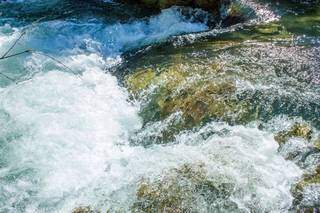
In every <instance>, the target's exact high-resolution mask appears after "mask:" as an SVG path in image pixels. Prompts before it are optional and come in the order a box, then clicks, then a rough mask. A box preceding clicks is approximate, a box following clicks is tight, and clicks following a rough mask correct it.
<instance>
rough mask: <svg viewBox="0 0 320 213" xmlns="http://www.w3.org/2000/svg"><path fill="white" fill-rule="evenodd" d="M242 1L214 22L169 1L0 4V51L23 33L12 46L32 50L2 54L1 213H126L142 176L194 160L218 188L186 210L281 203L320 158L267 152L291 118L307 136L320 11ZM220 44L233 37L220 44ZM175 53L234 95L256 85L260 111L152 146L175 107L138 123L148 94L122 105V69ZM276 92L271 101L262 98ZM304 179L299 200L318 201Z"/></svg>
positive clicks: (315, 96)
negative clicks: (223, 78)
mask: <svg viewBox="0 0 320 213" xmlns="http://www.w3.org/2000/svg"><path fill="white" fill-rule="evenodd" d="M240 5H242V8H244V9H243V10H244V11H250V12H248V13H247V16H248V17H247V20H246V21H245V22H244V23H240V24H236V25H233V26H226V27H223V28H219V27H215V28H213V29H212V28H211V26H209V24H208V21H207V18H208V16H209V15H208V14H207V13H205V12H203V11H187V14H186V11H185V10H186V9H181V8H177V7H173V8H170V9H166V10H163V11H161V13H160V14H157V13H156V12H153V11H151V12H150V11H144V10H142V9H140V8H138V7H135V6H133V5H130V6H128V5H122V4H118V3H114V2H112V1H104V2H100V1H92V2H90V1H88V2H85V1H79V2H76V1H67V0H56V1H47V0H25V1H20V0H12V1H2V2H1V1H0V54H1V55H2V54H4V53H5V52H6V50H8V48H10V46H11V45H12V44H13V43H14V42H15V41H16V40H17V39H18V38H19V36H20V35H21V34H22V33H23V32H25V35H24V36H23V37H22V38H21V39H20V40H19V43H18V44H17V45H16V46H15V48H14V49H13V50H12V52H11V53H18V52H21V51H24V50H26V49H32V50H33V51H32V52H28V53H25V54H21V55H18V56H16V57H11V58H8V59H2V60H0V71H1V73H2V75H1V78H0V86H1V88H0V212H71V211H72V209H74V208H76V207H79V206H91V207H92V208H95V209H100V210H103V211H107V210H111V212H113V211H120V212H128V211H133V210H132V209H133V208H134V207H133V206H135V205H134V204H136V203H137V200H138V198H137V188H139V184H141V181H142V180H149V181H151V182H152V181H155V182H156V181H157V180H162V179H165V176H166V175H167V174H168V175H167V176H170V175H171V174H170V172H172V169H174V168H180V167H181V166H182V165H198V164H201V165H204V168H205V171H206V172H205V173H206V178H208V179H209V180H210V181H211V182H212V183H213V185H215V186H220V185H221V184H225V185H227V186H228V187H227V188H228V189H227V191H228V193H227V194H228V196H226V195H225V193H222V192H221V191H219V190H218V191H216V192H215V194H212V192H210V193H211V194H210V193H205V192H203V193H204V194H205V195H203V193H200V194H199V196H196V195H197V193H194V195H193V196H195V198H194V199H193V200H192V209H189V210H190V211H195V212H215V211H223V210H224V211H238V212H250V211H254V212H286V211H289V209H290V208H292V202H293V196H292V193H291V191H290V190H291V187H292V186H293V184H295V183H296V182H297V181H298V180H299V178H300V177H301V176H302V174H303V173H304V172H305V171H304V169H305V168H307V169H308V168H311V169H312V168H314V167H315V166H317V164H318V163H319V162H320V161H319V159H320V156H319V154H317V153H316V155H315V156H313V157H312V156H311V158H310V159H309V161H306V162H300V164H304V165H305V166H299V165H300V164H299V163H297V162H294V161H290V160H285V157H284V156H285V154H286V152H290V149H295V146H296V144H294V145H293V146H290V144H289V145H286V146H288V147H284V150H282V152H281V150H280V152H279V150H278V146H279V145H278V143H277V142H276V141H275V140H274V138H273V134H274V132H276V131H279V130H282V129H284V128H285V127H287V126H289V125H290V124H292V123H294V122H295V121H299V122H309V123H310V124H311V125H312V126H313V127H314V135H317V134H318V132H317V131H318V130H317V128H319V126H320V121H319V116H320V109H319V103H320V94H319V91H320V88H319V85H320V78H319V76H320V74H319V69H320V58H319V53H320V51H319V44H320V19H319V17H320V12H319V11H320V9H319V7H317V6H314V5H313V6H309V5H308V4H302V6H301V5H300V6H299V7H298V6H296V5H295V4H290V3H282V4H280V5H277V6H275V5H273V4H271V5H270V4H268V2H266V1H261V2H255V1H243V2H242V3H241V4H240ZM199 17H201V18H200V19H199ZM297 17H298V18H297ZM269 22H275V23H276V24H274V25H272V27H271V28H263V27H262V28H259V27H258V28H255V27H256V26H258V25H264V24H266V23H269ZM279 23H280V24H279ZM303 25H305V26H303ZM283 28H285V29H286V30H285V32H283V31H284V30H283ZM224 40H229V41H230V43H232V44H236V45H235V46H228V45H229V44H226V46H223V47H221V45H220V43H219V41H222V43H223V41H224ZM264 41H268V43H267V44H264V43H263V42H264ZM279 43H280V44H279ZM208 44H210V45H212V46H210V47H209V46H208ZM215 45H216V46H215ZM277 45H278V46H277ZM140 50H141V51H140ZM141 52H142V53H141ZM177 52H178V54H182V55H183V54H184V53H185V55H183V56H181V57H180V58H179V60H185V61H190V62H192V63H194V64H198V65H199V64H201V63H206V62H208V63H209V61H214V60H217V61H219V62H221V63H224V64H225V65H226V69H228V73H229V74H228V76H231V78H232V79H233V80H234V81H236V82H237V90H238V92H241V91H244V90H245V91H257V92H256V93H253V94H252V93H250V94H247V96H246V95H245V93H243V94H244V96H245V98H247V99H250V100H255V98H256V97H257V96H259V98H257V100H258V101H257V102H255V104H257V105H259V106H262V108H261V109H262V110H261V114H259V116H258V118H259V119H256V120H250V122H248V123H246V124H244V123H237V122H235V123H234V122H231V123H230V122H229V124H228V120H227V122H223V121H210V122H206V123H203V125H198V126H195V127H194V128H189V127H188V128H187V129H186V128H184V129H183V130H181V131H178V133H174V134H175V136H174V137H171V138H170V139H169V141H170V142H168V141H166V142H165V143H164V142H163V141H161V140H164V139H163V138H162V135H161V134H162V130H165V129H168V128H169V129H170V128H171V126H172V122H175V121H178V120H179V119H183V118H181V114H179V112H177V113H173V114H171V115H170V116H168V117H165V118H163V119H156V120H154V119H151V121H148V122H147V121H146V116H145V115H144V114H143V108H144V106H145V104H146V102H147V101H141V100H139V101H135V100H134V99H132V96H131V95H130V94H129V91H128V90H127V89H126V88H125V87H124V84H123V79H124V77H123V76H124V75H126V74H127V73H130V72H133V71H134V69H135V68H136V67H148V66H150V64H151V65H155V64H161V63H165V65H164V66H166V65H167V63H169V64H170V63H171V62H166V60H169V59H171V57H172V58H174V57H176V54H177ZM140 54H142V57H141V56H140ZM239 64H241V66H239ZM123 67H125V68H123ZM239 67H241V69H240V68H239ZM242 68H243V69H242ZM275 70H276V71H278V72H276V74H274V71H275ZM235 73H236V74H235ZM6 76H8V77H9V78H11V79H14V82H12V81H11V80H10V79H8V78H7V77H6ZM270 79H271V81H272V82H271V81H270ZM274 79H276V80H274ZM190 81H191V80H190ZM270 88H271V89H270ZM150 91H151V93H152V89H150ZM299 93H300V94H299ZM301 93H302V94H301ZM276 95H278V96H279V97H280V98H279V99H280V100H282V101H283V103H284V104H283V105H281V104H278V105H277V106H274V105H275V104H276V103H275V102H272V104H270V103H271V102H270V100H271V99H270V97H275V96H276ZM241 97H242V96H241ZM147 98H148V96H147ZM287 99H289V100H287ZM142 100H143V99H142ZM272 100H273V101H274V99H272ZM290 100H291V101H290ZM264 106H265V107H271V108H272V107H274V108H272V110H269V111H268V110H267V109H264ZM286 107H287V108H286ZM291 111H292V113H291ZM261 123H262V124H261ZM231 124H232V125H231ZM261 125H263V126H264V128H260V126H261ZM155 138H158V139H155ZM156 140H160V142H159V143H158V142H155V141H156ZM297 140H298V141H299V139H297ZM162 142H163V143H162ZM300 142H301V141H300ZM301 146H303V145H301ZM288 150H289V151H288ZM317 160H318V161H317ZM195 167H197V166H195ZM201 168H202V167H201ZM172 173H173V172H172ZM172 175H173V176H174V174H172ZM191 182H192V181H191ZM184 184H186V183H184ZM182 185H183V184H182ZM185 187H188V184H186V186H185ZM314 187H315V188H314V189H308V190H309V191H306V192H305V193H307V194H308V193H309V195H310V196H315V197H316V198H314V197H313V198H310V199H311V201H310V199H308V196H307V197H305V199H307V200H306V201H304V202H305V203H307V202H317V201H319V200H317V199H318V198H319V194H320V190H319V187H318V188H317V186H314ZM218 188H219V187H218ZM310 190H311V191H310ZM317 190H318V191H317ZM219 193H220V194H224V195H220V194H219ZM185 196H186V197H187V196H188V195H185ZM215 196H216V197H217V198H216V199H215V198H213V197H215ZM317 196H318V198H317ZM312 199H313V200H312ZM186 200H187V198H186ZM185 205H188V204H185ZM312 205H314V204H312ZM190 208H191V207H190Z"/></svg>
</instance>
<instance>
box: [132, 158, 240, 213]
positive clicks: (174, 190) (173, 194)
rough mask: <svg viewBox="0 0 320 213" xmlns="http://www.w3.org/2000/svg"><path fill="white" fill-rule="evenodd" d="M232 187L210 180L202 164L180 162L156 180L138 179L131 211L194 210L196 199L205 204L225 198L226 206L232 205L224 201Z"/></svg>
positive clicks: (222, 200)
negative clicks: (176, 166) (180, 163)
mask: <svg viewBox="0 0 320 213" xmlns="http://www.w3.org/2000/svg"><path fill="white" fill-rule="evenodd" d="M232 191H233V186H232V184H229V183H219V184H217V183H215V182H214V181H213V180H211V179H210V178H209V177H208V175H207V173H206V170H205V168H204V165H203V164H198V165H189V164H184V165H182V166H181V167H179V168H176V169H172V170H169V171H168V172H167V173H166V174H165V175H164V176H163V177H162V178H161V179H160V180H156V181H150V180H141V182H140V183H139V185H138V188H137V193H136V201H135V202H134V204H133V205H132V211H133V212H192V211H197V210H196V209H195V208H197V204H196V202H197V200H199V199H200V200H202V203H205V205H208V206H209V205H210V204H212V203H213V202H214V201H216V200H220V201H221V202H220V205H223V202H225V205H228V206H229V207H230V208H231V207H232V208H236V207H235V206H236V204H235V203H233V202H231V201H228V198H229V197H230V195H231V193H232ZM226 203H227V204H226ZM202 207H205V206H202Z"/></svg>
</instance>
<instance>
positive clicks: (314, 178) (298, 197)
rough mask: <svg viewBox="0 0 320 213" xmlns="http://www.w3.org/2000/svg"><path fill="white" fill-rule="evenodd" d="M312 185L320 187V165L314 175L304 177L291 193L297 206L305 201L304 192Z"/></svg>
mask: <svg viewBox="0 0 320 213" xmlns="http://www.w3.org/2000/svg"><path fill="white" fill-rule="evenodd" d="M310 185H318V186H320V165H319V166H318V167H317V168H316V170H315V172H314V173H313V174H308V175H304V176H303V178H302V179H301V180H300V181H299V182H298V183H297V184H295V185H294V186H293V187H292V189H291V193H292V195H293V197H294V201H293V203H294V205H295V206H299V205H300V203H301V201H302V199H303V191H304V189H305V187H308V186H310ZM312 207H314V206H312ZM317 207H319V206H317Z"/></svg>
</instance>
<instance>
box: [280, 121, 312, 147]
mask: <svg viewBox="0 0 320 213" xmlns="http://www.w3.org/2000/svg"><path fill="white" fill-rule="evenodd" d="M311 135H312V129H311V127H310V126H308V125H307V124H300V123H295V124H294V125H293V126H292V127H291V128H290V129H289V130H288V131H281V132H279V133H277V134H276V135H275V136H274V139H275V140H276V141H277V142H278V143H279V144H280V145H283V144H284V143H285V142H287V141H288V140H289V139H290V138H303V139H305V140H310V139H311Z"/></svg>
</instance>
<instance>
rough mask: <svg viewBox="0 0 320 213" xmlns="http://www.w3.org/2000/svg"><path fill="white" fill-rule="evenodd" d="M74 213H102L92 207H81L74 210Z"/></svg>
mask: <svg viewBox="0 0 320 213" xmlns="http://www.w3.org/2000/svg"><path fill="white" fill-rule="evenodd" d="M72 213H101V211H97V210H93V209H92V208H91V207H90V206H80V207H77V208H74V209H73V210H72Z"/></svg>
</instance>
